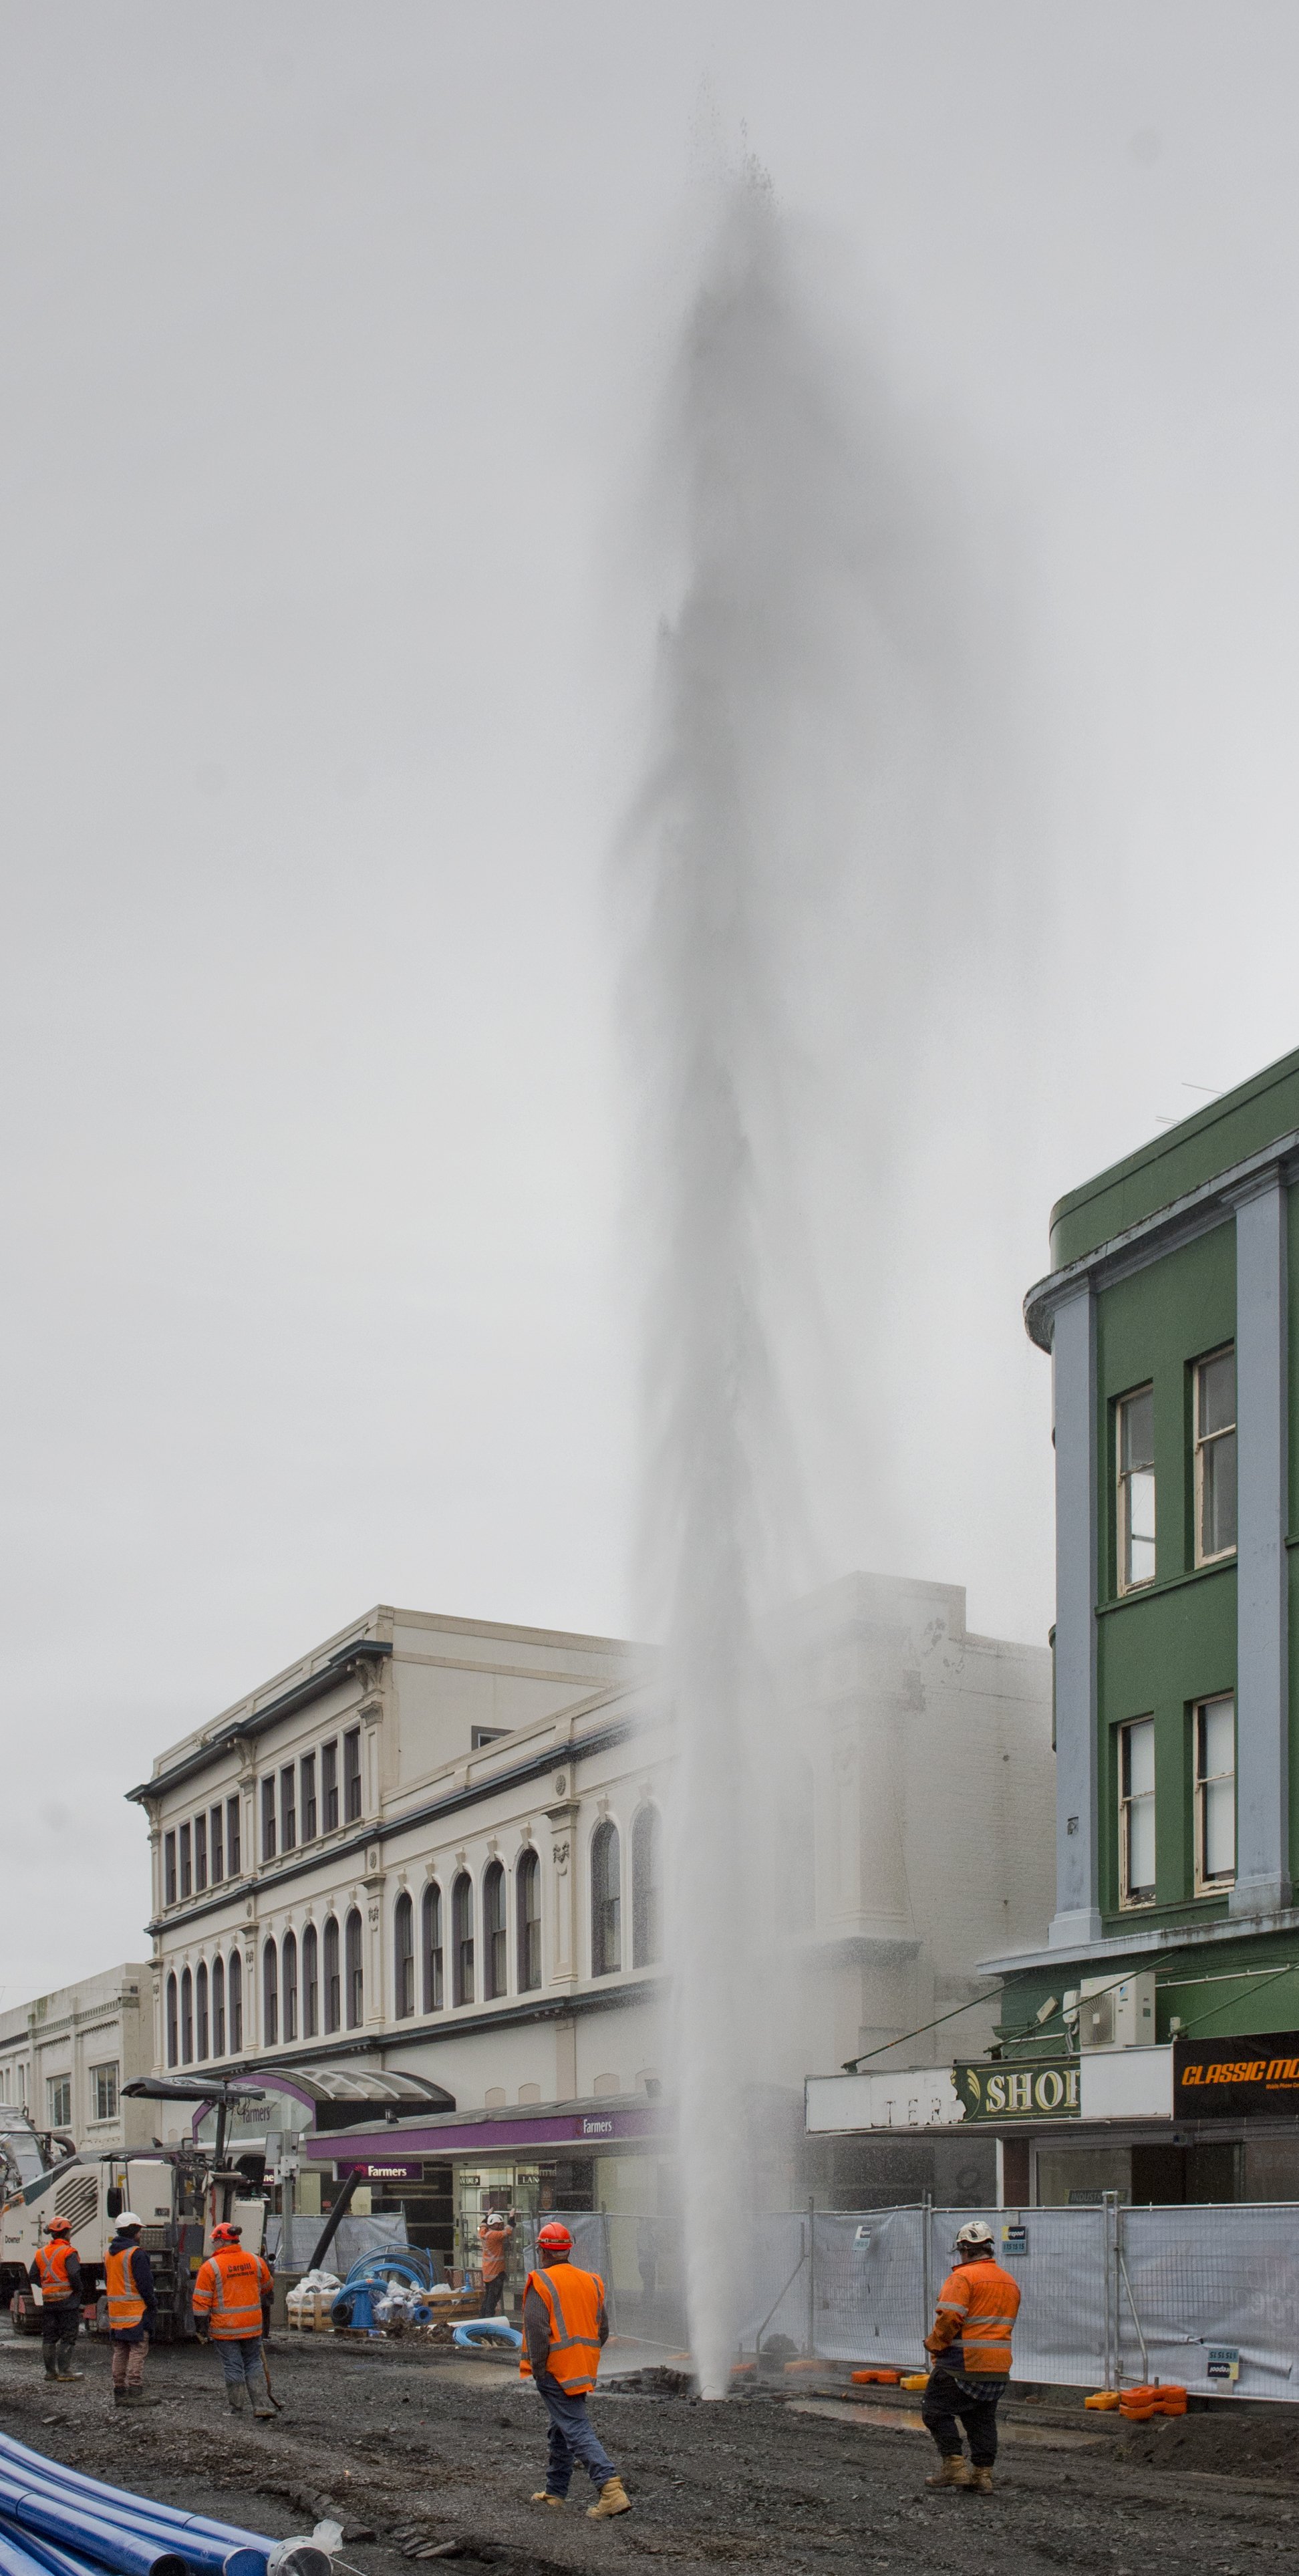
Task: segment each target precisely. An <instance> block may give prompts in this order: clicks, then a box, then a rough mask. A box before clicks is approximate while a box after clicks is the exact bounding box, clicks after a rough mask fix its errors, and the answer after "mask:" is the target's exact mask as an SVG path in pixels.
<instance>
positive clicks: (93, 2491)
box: [0, 2433, 275, 2576]
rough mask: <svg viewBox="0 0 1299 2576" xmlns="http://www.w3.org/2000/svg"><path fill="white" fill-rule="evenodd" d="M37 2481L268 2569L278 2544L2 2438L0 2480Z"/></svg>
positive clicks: (237, 2575) (237, 2573)
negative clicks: (219, 2544)
mask: <svg viewBox="0 0 1299 2576" xmlns="http://www.w3.org/2000/svg"><path fill="white" fill-rule="evenodd" d="M33 2475H35V2476H38V2477H39V2478H40V2481H41V2484H42V2486H44V2485H45V2483H46V2482H47V2481H49V2480H51V2479H53V2480H54V2481H55V2482H56V2483H57V2484H58V2485H59V2486H61V2487H68V2488H71V2489H72V2491H73V2492H74V2494H79V2495H84V2496H85V2497H86V2498H87V2500H88V2501H93V2502H94V2503H95V2504H97V2505H99V2506H102V2507H103V2508H104V2510H105V2511H111V2512H117V2513H125V2514H127V2515H128V2516H129V2517H130V2518H131V2519H132V2520H133V2521H134V2520H138V2519H139V2517H140V2516H141V2515H145V2516H147V2518H148V2520H149V2521H150V2522H151V2523H154V2524H156V2525H157V2526H158V2527H159V2528H161V2529H163V2530H166V2531H175V2532H182V2531H184V2532H187V2533H190V2534H193V2535H194V2536H195V2537H196V2538H203V2539H207V2540H221V2541H224V2542H225V2545H226V2548H227V2550H228V2551H234V2550H250V2551H252V2552H253V2553H254V2555H256V2556H257V2557H258V2558H259V2559H260V2561H261V2563H262V2565H263V2566H264V2565H265V2562H266V2560H267V2559H268V2558H269V2556H270V2553H271V2551H272V2549H273V2548H274V2547H275V2542H274V2541H273V2540H267V2539H266V2538H265V2536H264V2534H262V2533H261V2532H257V2531H242V2530H241V2529H240V2528H239V2526H238V2525H237V2524H236V2523H233V2522H214V2521H212V2519H211V2517H210V2516H209V2515H207V2514H203V2513H182V2512H181V2511H180V2508H179V2506H177V2505H174V2504H159V2503H157V2502H156V2501H155V2499H154V2497H152V2496H134V2495H128V2494H127V2492H126V2490H125V2488H123V2487H110V2486H106V2485H105V2484H104V2481H103V2479H102V2478H88V2477H87V2476H86V2475H85V2474H84V2472H83V2471H82V2470H81V2469H70V2468H68V2467H67V2466H66V2464H65V2462H64V2461H62V2460H51V2459H49V2458H48V2457H47V2456H46V2454H45V2452H44V2451H33V2450H29V2448H28V2446H27V2444H26V2443H25V2442H15V2441H14V2439H13V2437H12V2435H11V2434H8V2433H0V2479H3V2478H4V2477H6V2476H8V2477H15V2476H22V2477H23V2478H24V2479H30V2478H31V2477H32V2476H33ZM203 2564H204V2565H205V2566H206V2565H213V2564H221V2565H224V2564H225V2561H224V2560H221V2561H212V2560H204V2561H203ZM231 2576H241V2571H240V2570H239V2569H237V2568H236V2569H234V2570H232V2571H231Z"/></svg>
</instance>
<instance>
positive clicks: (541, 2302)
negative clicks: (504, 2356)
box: [519, 2218, 631, 2522]
mask: <svg viewBox="0 0 1299 2576" xmlns="http://www.w3.org/2000/svg"><path fill="white" fill-rule="evenodd" d="M537 2253H538V2256H539V2258H540V2261H541V2264H542V2267H543V2268H542V2269H541V2270H540V2271H539V2272H529V2274H528V2277H527V2280H526V2282H525V2283H524V2288H523V2350H522V2352H521V2353H520V2355H519V2369H520V2371H521V2373H522V2375H523V2377H524V2378H525V2379H533V2380H535V2381H536V2384H537V2389H538V2392H539V2394H540V2396H541V2398H542V2399H543V2401H544V2404H545V2409H546V2413H547V2414H548V2416H549V2417H550V2435H549V2441H548V2445H547V2458H546V2483H545V2485H544V2487H542V2488H541V2489H540V2490H539V2492H538V2493H537V2494H536V2495H534V2497H533V2499H532V2501H533V2503H534V2504H548V2505H562V2504H563V2502H564V2500H565V2497H566V2496H567V2494H568V2487H569V2480H570V2479H571V2477H572V2474H573V2470H574V2468H575V2466H576V2464H577V2462H578V2461H579V2460H580V2461H581V2462H582V2465H583V2467H584V2468H585V2470H586V2472H587V2475H588V2476H589V2478H590V2480H591V2483H592V2485H593V2486H594V2488H595V2491H596V2493H595V2503H594V2504H592V2505H588V2506H587V2514H588V2518H589V2519H590V2520H591V2521H592V2522H603V2521H604V2520H605V2518H606V2517H607V2516H608V2515H609V2514H612V2513H630V2511H631V2497H630V2496H629V2495H628V2493H627V2490H626V2488H625V2487H624V2485H623V2482H622V2479H621V2478H620V2477H619V2475H618V2472H617V2470H616V2469H615V2467H614V2465H613V2462H612V2460H611V2459H610V2457H609V2454H608V2452H607V2451H606V2450H605V2448H604V2445H603V2443H602V2442H601V2440H600V2437H599V2435H598V2433H597V2432H596V2429H595V2426H594V2424H593V2423H592V2422H591V2420H590V2417H589V2416H588V2414H587V2411H586V2401H587V2398H588V2396H589V2394H590V2392H591V2390H592V2389H593V2388H594V2386H595V2374H596V2369H597V2367H598V2364H599V2360H600V2347H601V2345H602V2344H603V2343H604V2342H605V2341H606V2340H607V2337H608V2333H609V2321H608V2318H607V2317H606V2315H605V2311H604V2283H603V2281H602V2280H601V2278H600V2275H599V2273H598V2272H583V2271H581V2270H580V2269H579V2267H578V2265H577V2264H576V2263H575V2262H574V2261H573V2259H572V2257H573V2239H572V2237H571V2236H570V2235H569V2232H568V2229H567V2228H566V2227H565V2225H564V2223H563V2221H562V2219H558V2218H550V2219H547V2221H546V2224H545V2226H544V2227H541V2228H539V2229H538V2231H537Z"/></svg>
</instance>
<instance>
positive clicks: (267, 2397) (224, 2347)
mask: <svg viewBox="0 0 1299 2576" xmlns="http://www.w3.org/2000/svg"><path fill="white" fill-rule="evenodd" d="M239 2236H240V2230H239V2229H238V2227H236V2226H234V2225H232V2224H230V2223H229V2222H226V2223H225V2224H223V2225H222V2226H220V2227H214V2228H213V2230H212V2251H211V2253H210V2254H209V2256H208V2258H207V2261H206V2263H204V2264H203V2265H202V2266H201V2267H200V2270H199V2275H198V2279H197V2280H196V2282H195V2283H194V2296H193V2299H192V2301H191V2305H192V2307H193V2310H194V2323H195V2325H196V2327H197V2328H198V2336H199V2341H200V2343H206V2342H207V2340H208V2337H209V2335H210V2336H211V2338H212V2341H213V2343H214V2344H215V2345H216V2347H217V2350H218V2351H219V2353H220V2355H221V2369H222V2372H223V2374H224V2377H225V2384H226V2404H227V2405H228V2406H229V2408H230V2412H231V2414H232V2415H242V2413H243V2411H244V2397H245V2394H247V2395H248V2396H249V2397H251V2399H252V2401H253V2413H254V2415H262V2416H270V2415H273V2414H274V2412H275V2408H274V2406H273V2404H272V2402H271V2392H270V2386H269V2383H268V2381H267V2377H266V2365H265V2362H264V2361H263V2359H262V2296H263V2293H265V2294H266V2295H267V2296H268V2297H269V2295H270V2293H271V2291H272V2290H273V2289H274V2287H275V2283H274V2280H273V2278H272V2274H271V2269H270V2265H269V2264H268V2263H264V2262H263V2260H262V2257H261V2255H260V2254H246V2253H245V2252H244V2249H243V2247H242V2245H241V2244H240V2242H239Z"/></svg>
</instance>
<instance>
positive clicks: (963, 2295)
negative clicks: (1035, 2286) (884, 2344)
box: [929, 2255, 1020, 2379]
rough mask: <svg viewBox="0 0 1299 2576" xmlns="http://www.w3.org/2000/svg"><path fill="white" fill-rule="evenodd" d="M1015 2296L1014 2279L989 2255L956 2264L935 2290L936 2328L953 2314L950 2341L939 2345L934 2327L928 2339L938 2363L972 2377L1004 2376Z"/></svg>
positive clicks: (1007, 2371) (1006, 2374) (1017, 2296)
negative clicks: (936, 2305)
mask: <svg viewBox="0 0 1299 2576" xmlns="http://www.w3.org/2000/svg"><path fill="white" fill-rule="evenodd" d="M1019 2300H1020V2289H1019V2283H1018V2281H1017V2280H1016V2279H1015V2278H1014V2276H1013V2274H1012V2273H1010V2272H1003V2270H1002V2268H1001V2265H1000V2263H994V2262H993V2260H992V2258H991V2256H990V2255H989V2256H985V2257H984V2258H983V2260H982V2261H980V2262H978V2263H958V2264H957V2266H956V2270H955V2271H954V2272H949V2273H948V2276H947V2279H946V2280H945V2281H944V2283H943V2286H942V2288H941V2290H940V2291H939V2293H938V2326H941V2325H942V2324H943V2322H944V2320H946V2319H950V2318H955V2319H956V2320H957V2321H958V2327H957V2332H956V2334H955V2335H954V2336H953V2338H952V2340H951V2342H950V2343H945V2344H939V2343H938V2342H937V2341H936V2335H937V2331H938V2327H937V2326H936V2327H935V2333H934V2335H933V2336H931V2337H930V2339H929V2349H930V2351H931V2352H932V2353H933V2354H934V2356H935V2359H936V2360H937V2362H938V2364H939V2367H940V2368H941V2366H942V2364H943V2363H944V2362H948V2363H950V2365H951V2367H952V2369H953V2370H966V2371H970V2372H972V2373H973V2374H974V2376H975V2377H985V2378H989V2379H993V2378H996V2379H1006V2378H1009V2376H1010V2338H1011V2331H1012V2328H1013V2326H1014V2323H1015V2319H1016V2317H1017V2316H1018V2314H1019Z"/></svg>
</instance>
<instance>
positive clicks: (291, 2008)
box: [280, 1932, 298, 2039]
mask: <svg viewBox="0 0 1299 2576" xmlns="http://www.w3.org/2000/svg"><path fill="white" fill-rule="evenodd" d="M280 1978H281V1982H282V1984H283V1987H284V2036H285V2038H286V2039H296V2038H297V2036H298V1936H297V1934H296V1932H286V1933H285V1935H284V1956H283V1958H282V1959H281V1961H280Z"/></svg>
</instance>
